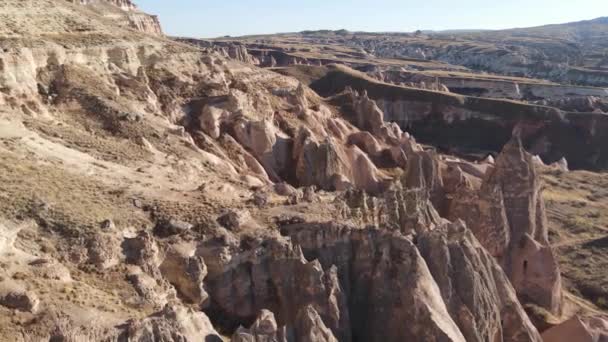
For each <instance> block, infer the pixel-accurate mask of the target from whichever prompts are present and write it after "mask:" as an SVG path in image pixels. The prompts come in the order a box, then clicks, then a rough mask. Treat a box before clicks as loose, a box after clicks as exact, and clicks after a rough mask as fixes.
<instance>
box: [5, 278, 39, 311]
mask: <svg viewBox="0 0 608 342" xmlns="http://www.w3.org/2000/svg"><path fill="white" fill-rule="evenodd" d="M39 304H40V299H38V296H37V295H36V294H35V293H34V292H32V291H29V290H26V289H25V288H24V287H23V286H21V285H20V284H17V283H15V282H13V281H4V282H2V283H0V305H2V306H5V307H7V308H9V309H13V310H18V311H22V312H31V313H36V312H37V311H38V306H39Z"/></svg>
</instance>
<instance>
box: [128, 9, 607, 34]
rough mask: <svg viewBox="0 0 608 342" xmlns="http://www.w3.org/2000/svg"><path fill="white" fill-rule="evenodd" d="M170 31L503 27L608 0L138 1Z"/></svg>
mask: <svg viewBox="0 0 608 342" xmlns="http://www.w3.org/2000/svg"><path fill="white" fill-rule="evenodd" d="M136 3H137V4H138V5H139V6H140V7H141V8H142V9H143V10H145V11H146V12H149V13H153V14H158V15H159V16H160V19H161V23H162V25H163V28H164V30H165V32H166V33H167V34H170V35H180V36H192V37H217V36H224V35H232V36H237V35H245V34H259V33H277V32H296V31H302V30H316V29H342V28H345V29H348V30H352V31H406V32H409V31H414V30H417V29H425V30H445V29H502V28H513V27H527V26H537V25H544V24H553V23H563V22H570V21H578V20H586V19H593V18H596V17H601V16H608V0H577V1H573V0H300V1H293V0H136Z"/></svg>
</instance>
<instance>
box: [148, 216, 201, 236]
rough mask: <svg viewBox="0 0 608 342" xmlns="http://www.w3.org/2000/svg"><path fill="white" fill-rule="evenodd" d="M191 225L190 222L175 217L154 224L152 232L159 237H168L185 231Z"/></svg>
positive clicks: (190, 227)
mask: <svg viewBox="0 0 608 342" xmlns="http://www.w3.org/2000/svg"><path fill="white" fill-rule="evenodd" d="M192 227H193V225H192V224H190V223H188V222H184V221H180V220H177V219H169V220H162V221H159V222H158V223H157V224H156V227H155V228H154V233H155V234H156V235H158V236H160V237H169V236H172V235H179V234H182V233H185V232H187V231H189V230H190V229H192Z"/></svg>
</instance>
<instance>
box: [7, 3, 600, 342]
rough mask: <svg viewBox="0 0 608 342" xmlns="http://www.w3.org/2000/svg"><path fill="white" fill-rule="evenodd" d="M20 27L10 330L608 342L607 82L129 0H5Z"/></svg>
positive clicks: (10, 165)
mask: <svg viewBox="0 0 608 342" xmlns="http://www.w3.org/2000/svg"><path fill="white" fill-rule="evenodd" d="M549 31H550V32H553V30H549ZM496 34H498V33H496ZM354 35H356V37H353V36H354ZM0 36H1V37H3V39H2V40H0V182H1V184H2V186H1V187H0V261H1V265H2V267H0V313H1V314H0V340H7V341H10V340H13V341H141V342H147V341H167V342H168V341H207V342H209V341H217V342H219V341H235V342H241V341H248V342H249V341H252V342H255V341H259V342H262V341H284V342H288V341H289V342H305V341H306V342H313V341H328V342H329V341H332V342H334V341H346V342H349V341H353V342H360V341H437V342H440V341H441V342H443V341H454V342H456V341H459V342H460V341H462V342H464V341H467V342H468V341H479V342H481V341H495V342H497V341H505V342H507V341H516V342H519V341H521V342H525V341H538V342H541V341H545V342H558V341H563V340H564V339H565V338H571V340H572V339H574V340H576V339H578V340H581V341H590V342H598V341H603V340H604V339H606V338H608V313H607V310H608V292H607V291H606V290H605V289H606V287H605V285H606V284H605V283H604V279H605V277H603V273H602V272H603V271H602V267H603V265H605V263H608V259H607V258H608V257H607V256H606V255H608V254H606V253H605V248H606V244H605V239H606V236H608V235H607V234H608V230H607V229H606V228H604V222H603V220H604V219H605V218H604V216H605V213H606V210H608V194H605V193H603V192H601V189H602V185H603V184H604V183H603V182H604V181H606V179H605V176H604V174H603V173H602V172H600V171H602V170H605V169H606V167H608V156H607V152H606V151H605V139H606V138H605V134H606V133H605V131H606V130H605V129H604V125H605V122H606V119H605V115H606V114H605V112H606V109H607V105H606V102H605V101H608V100H606V98H607V97H608V90H607V89H605V88H601V86H603V83H602V81H598V79H599V78H598V79H596V78H595V76H593V77H590V78H585V80H579V81H580V82H579V81H576V82H574V81H572V82H570V81H568V82H565V81H564V79H563V78H562V77H563V75H557V76H555V75H553V76H555V77H553V76H552V77H547V78H550V80H542V79H536V78H531V77H543V76H542V75H543V74H542V73H540V71H538V70H532V71H526V72H523V71H522V73H523V74H524V75H519V74H518V73H519V72H520V71H521V70H515V71H514V70H510V69H509V70H507V69H508V68H510V67H511V66H505V65H506V64H504V63H505V62H504V60H500V61H495V62H496V63H498V64H496V65H489V66H488V65H486V66H484V68H485V69H491V70H492V71H493V72H496V73H499V72H500V73H501V74H500V75H499V74H490V73H481V72H480V71H478V70H473V68H472V67H471V64H473V62H470V61H462V60H460V59H456V58H455V57H454V58H452V57H450V58H448V57H446V56H442V55H441V52H440V51H435V50H433V51H431V50H430V49H426V48H425V49H422V48H421V50H420V51H422V52H424V59H412V58H411V56H410V55H411V54H412V52H411V51H410V50H408V49H410V48H409V47H408V44H410V43H403V44H402V43H401V39H406V38H407V39H406V40H410V39H411V40H414V41H419V40H427V38H425V37H423V36H420V35H414V34H412V35H409V34H403V35H390V34H387V35H386V36H387V38H386V39H383V40H382V43H378V42H377V41H376V39H377V37H375V36H374V35H372V34H361V33H357V34H353V33H349V32H347V31H346V32H342V31H340V32H338V31H323V32H304V33H300V34H286V35H276V36H267V37H243V38H231V39H226V38H222V39H217V40H202V39H196V38H185V37H168V36H166V35H164V34H163V30H162V28H161V26H160V20H159V18H158V17H156V16H154V15H149V14H147V13H144V12H142V11H140V10H139V9H138V8H137V6H136V5H135V4H134V3H133V2H132V1H130V0H122V1H116V0H97V1H94V0H90V1H89V0H88V1H66V0H39V1H36V2H27V3H25V2H23V1H19V0H4V1H2V7H0ZM374 37H375V38H374ZM404 37H406V38H404ZM393 39H398V40H393ZM435 39H436V38H433V39H431V40H435ZM442 39H448V38H442ZM450 39H452V38H450ZM453 39H455V40H457V39H460V40H462V39H464V38H462V37H460V38H458V37H457V38H453ZM470 39H473V38H470ZM477 39H481V38H477ZM484 39H489V38H484ZM573 39H574V38H573ZM397 41H398V42H400V43H399V44H397V43H396V42H397ZM513 44H515V43H513ZM586 44H589V45H585V46H589V49H590V50H589V51H591V50H593V51H595V49H597V48H598V46H596V45H595V44H592V42H587V43H586ZM388 45H390V46H392V48H391V49H390V52H389V49H388V48H387V46H388ZM586 51H587V50H583V51H582V52H580V51H574V52H571V51H569V50H568V51H564V52H563V54H564V55H567V56H566V57H564V55H559V56H556V57H555V59H556V63H562V62H563V61H561V60H560V59H559V58H574V57H571V56H570V55H569V53H572V54H573V56H577V57H576V58H577V60H578V61H583V62H585V63H591V62H590V61H591V57H589V55H588V54H590V53H591V52H586ZM467 53H469V52H467ZM459 54H464V52H462V51H461V52H459ZM579 54H582V55H580V56H579ZM472 55H475V54H474V53H472ZM490 56H491V55H490ZM418 57H420V56H418ZM427 57H428V58H427ZM408 58H410V59H408ZM488 58H491V57H488ZM505 60H506V59H505ZM596 62H597V61H596ZM501 63H502V64H501ZM581 63H582V62H581ZM600 64H601V63H600ZM599 74H601V73H598V75H599ZM524 76H525V77H530V78H525V77H524ZM598 77H600V76H598ZM570 169H573V170H574V171H571V170H570ZM606 184H608V183H606ZM607 217H608V216H607ZM583 218H584V220H583ZM581 256H586V258H581ZM581 263H583V265H581ZM585 263H587V264H585Z"/></svg>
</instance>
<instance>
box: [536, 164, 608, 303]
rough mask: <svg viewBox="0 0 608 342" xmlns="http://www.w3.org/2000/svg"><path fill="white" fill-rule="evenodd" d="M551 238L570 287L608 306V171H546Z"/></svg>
mask: <svg viewBox="0 0 608 342" xmlns="http://www.w3.org/2000/svg"><path fill="white" fill-rule="evenodd" d="M544 179H545V184H546V191H545V199H546V201H547V215H548V218H549V224H550V238H551V242H552V243H553V244H554V246H555V247H556V250H557V254H558V258H559V262H560V265H561V270H562V274H563V276H564V280H565V285H566V288H567V290H569V291H571V292H572V293H574V294H576V295H578V296H580V297H582V298H584V299H586V300H588V301H590V302H591V303H593V304H594V305H596V306H597V307H599V308H600V309H603V310H608V274H607V273H606V272H607V271H606V270H607V269H608V228H607V227H608V174H604V173H593V172H586V171H576V172H570V173H556V172H554V171H553V172H545V173H544Z"/></svg>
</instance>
